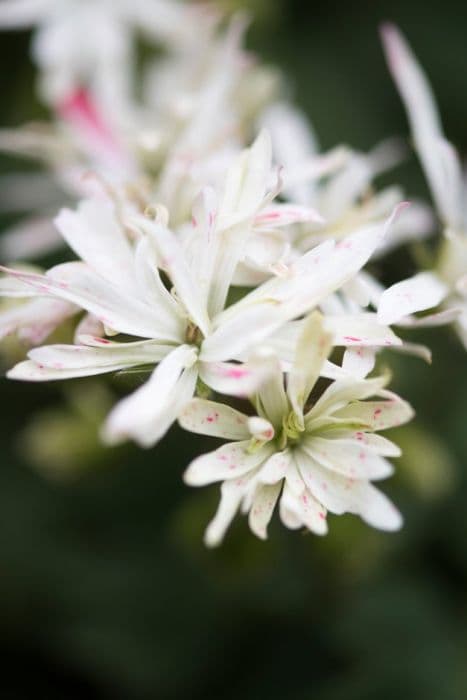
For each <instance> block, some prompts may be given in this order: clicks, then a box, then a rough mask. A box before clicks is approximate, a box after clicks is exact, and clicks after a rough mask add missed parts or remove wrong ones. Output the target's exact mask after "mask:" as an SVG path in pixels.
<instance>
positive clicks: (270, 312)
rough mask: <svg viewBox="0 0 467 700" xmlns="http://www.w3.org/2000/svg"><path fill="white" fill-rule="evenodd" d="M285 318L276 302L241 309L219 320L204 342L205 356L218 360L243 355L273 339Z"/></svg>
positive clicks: (203, 356)
mask: <svg viewBox="0 0 467 700" xmlns="http://www.w3.org/2000/svg"><path fill="white" fill-rule="evenodd" d="M284 320H285V319H284V315H283V312H282V309H281V308H280V307H278V306H275V305H274V304H273V305H266V304H258V305H256V306H252V307H247V308H241V309H239V310H238V313H236V314H232V315H230V316H229V318H227V319H226V320H225V321H221V322H220V323H216V326H217V327H216V328H215V330H214V332H213V333H212V334H211V335H210V336H208V337H207V338H206V339H205V340H204V341H203V345H202V348H201V359H202V360H203V361H205V362H217V361H222V360H230V359H236V358H239V357H242V356H243V355H245V353H248V352H251V351H253V350H254V349H255V348H256V347H257V346H258V345H259V344H260V343H262V342H263V341H264V340H265V339H267V338H269V336H270V335H271V334H272V333H274V331H276V330H277V329H278V328H280V326H281V325H282V323H283V322H284Z"/></svg>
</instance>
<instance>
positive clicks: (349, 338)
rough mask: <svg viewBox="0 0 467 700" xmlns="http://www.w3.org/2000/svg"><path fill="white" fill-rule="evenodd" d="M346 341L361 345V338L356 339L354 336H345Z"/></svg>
mask: <svg viewBox="0 0 467 700" xmlns="http://www.w3.org/2000/svg"><path fill="white" fill-rule="evenodd" d="M344 340H348V341H349V342H350V343H361V342H362V339H361V338H356V337H355V336H354V335H344Z"/></svg>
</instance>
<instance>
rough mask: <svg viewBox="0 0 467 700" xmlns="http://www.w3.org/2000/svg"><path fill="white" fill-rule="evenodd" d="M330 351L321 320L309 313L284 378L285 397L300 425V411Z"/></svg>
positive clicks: (314, 314) (329, 338)
mask: <svg viewBox="0 0 467 700" xmlns="http://www.w3.org/2000/svg"><path fill="white" fill-rule="evenodd" d="M331 348H332V335H331V334H330V333H327V332H326V331H325V330H324V323H323V317H322V316H321V314H319V313H313V314H312V315H311V316H309V317H308V319H307V320H306V321H305V323H304V324H303V327H302V332H301V335H300V337H299V339H298V342H297V348H296V353H295V359H294V362H293V365H292V368H291V370H290V372H289V374H288V380H287V396H288V397H289V400H290V403H291V404H292V408H293V409H294V411H295V414H296V415H297V416H298V417H299V418H300V420H301V421H302V422H303V407H304V405H305V402H306V400H307V398H308V396H309V395H310V392H311V390H312V389H313V387H314V385H315V383H316V381H317V379H318V377H319V376H320V373H321V369H322V366H323V363H324V361H325V360H326V359H327V357H328V355H329V353H330V351H331Z"/></svg>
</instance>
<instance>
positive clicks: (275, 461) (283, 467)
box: [258, 450, 291, 484]
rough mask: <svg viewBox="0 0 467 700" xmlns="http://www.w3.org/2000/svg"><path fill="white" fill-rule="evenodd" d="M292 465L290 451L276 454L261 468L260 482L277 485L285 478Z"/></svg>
mask: <svg viewBox="0 0 467 700" xmlns="http://www.w3.org/2000/svg"><path fill="white" fill-rule="evenodd" d="M290 465H291V455H290V451H289V450H284V452H275V453H274V454H273V455H272V456H271V457H270V458H269V459H268V460H267V461H266V462H265V463H264V464H263V466H262V467H261V470H260V471H259V473H258V480H259V481H260V482H261V483H262V484H277V483H278V482H279V481H282V479H284V478H285V475H286V473H287V470H288V469H289V468H290Z"/></svg>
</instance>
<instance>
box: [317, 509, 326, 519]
mask: <svg viewBox="0 0 467 700" xmlns="http://www.w3.org/2000/svg"><path fill="white" fill-rule="evenodd" d="M318 518H321V520H326V516H325V515H324V513H321V511H320V512H319V513H318Z"/></svg>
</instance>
